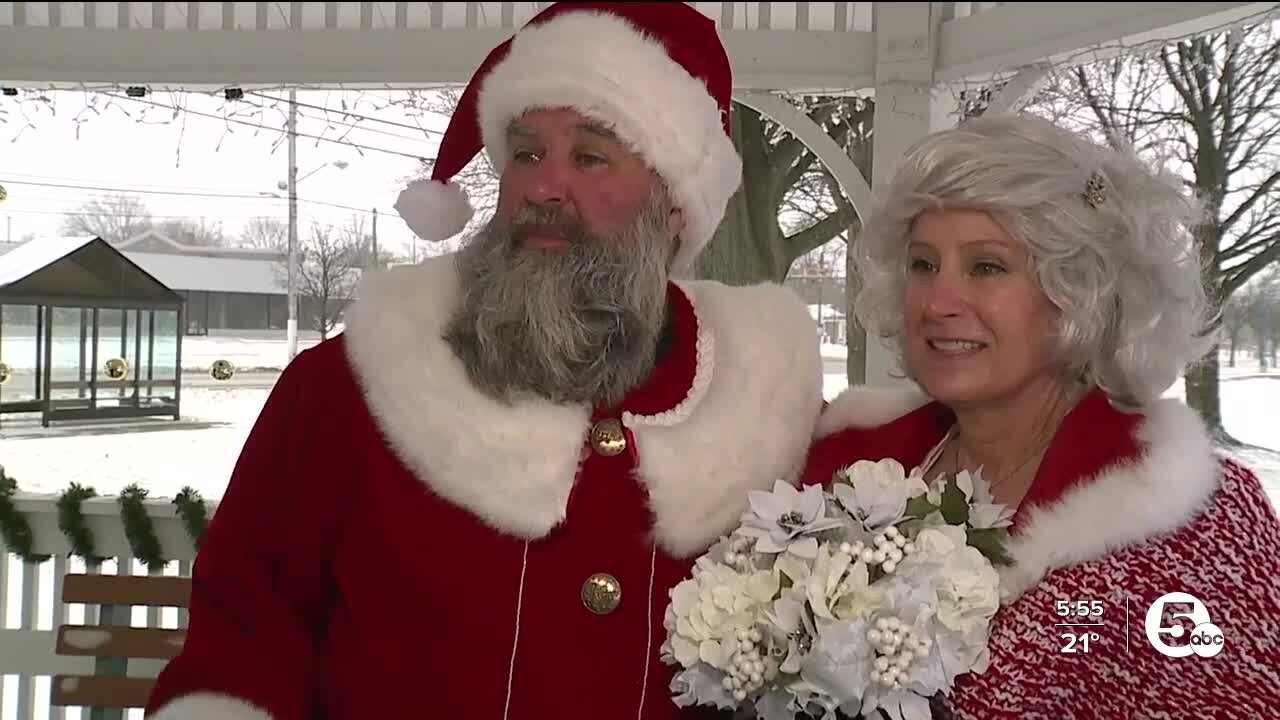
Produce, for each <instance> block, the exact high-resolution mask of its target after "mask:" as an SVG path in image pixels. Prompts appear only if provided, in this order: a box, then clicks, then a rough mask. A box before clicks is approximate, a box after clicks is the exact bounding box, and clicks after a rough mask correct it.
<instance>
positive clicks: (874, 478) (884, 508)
mask: <svg viewBox="0 0 1280 720" xmlns="http://www.w3.org/2000/svg"><path fill="white" fill-rule="evenodd" d="M837 477H838V478H840V479H842V480H843V482H836V483H835V484H834V485H833V486H832V489H831V492H832V493H833V494H834V495H835V496H836V498H837V499H838V500H839V501H840V504H841V505H843V506H844V507H845V509H846V510H848V511H849V513H850V514H851V515H852V516H853V517H854V518H856V519H858V520H860V521H861V522H862V524H863V525H864V526H865V527H867V528H871V529H881V528H884V527H886V526H888V525H890V524H892V523H895V522H897V521H898V520H899V519H901V517H902V514H903V513H904V512H906V509H907V499H908V498H910V497H914V496H915V495H920V494H922V493H924V492H925V489H926V488H925V486H924V482H923V480H921V479H920V477H919V476H917V475H912V476H911V477H908V476H907V473H906V470H905V469H904V468H903V467H902V464H901V463H899V462H898V461H897V460H893V459H885V460H880V461H878V462H872V461H870V460H859V461H858V462H856V463H854V464H853V465H850V466H849V467H847V468H845V469H843V470H841V471H840V472H839V473H838V474H837Z"/></svg>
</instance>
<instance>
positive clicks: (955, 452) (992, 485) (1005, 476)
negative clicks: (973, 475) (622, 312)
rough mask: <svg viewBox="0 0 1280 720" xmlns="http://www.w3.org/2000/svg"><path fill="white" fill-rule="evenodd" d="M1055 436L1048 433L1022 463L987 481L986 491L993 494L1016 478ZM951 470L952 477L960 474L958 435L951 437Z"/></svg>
mask: <svg viewBox="0 0 1280 720" xmlns="http://www.w3.org/2000/svg"><path fill="white" fill-rule="evenodd" d="M1056 434H1057V433H1056V431H1055V432H1051V433H1049V434H1048V437H1046V438H1043V439H1042V440H1041V441H1040V442H1038V443H1036V445H1035V446H1034V447H1032V449H1031V453H1030V454H1029V455H1027V456H1026V458H1025V459H1023V460H1022V462H1020V463H1018V464H1017V465H1016V466H1015V467H1014V468H1013V469H1012V470H1010V471H1008V472H1005V473H1002V474H1001V475H1000V476H999V477H998V478H995V479H993V480H989V481H987V489H988V491H989V492H995V490H996V488H997V487H1000V486H1001V485H1002V484H1003V483H1004V482H1006V481H1008V480H1010V479H1012V478H1013V477H1015V476H1017V474H1018V473H1019V472H1021V471H1022V469H1023V468H1025V467H1026V466H1027V464H1028V463H1030V462H1031V461H1032V460H1034V459H1035V458H1036V456H1037V455H1040V454H1041V453H1043V452H1044V451H1045V450H1047V449H1048V447H1049V443H1050V442H1052V441H1053V436H1054V435H1056ZM951 469H952V475H958V474H960V470H961V467H960V435H959V434H958V433H957V434H956V435H954V436H953V437H952V444H951Z"/></svg>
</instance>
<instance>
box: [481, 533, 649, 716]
mask: <svg viewBox="0 0 1280 720" xmlns="http://www.w3.org/2000/svg"><path fill="white" fill-rule="evenodd" d="M528 569H529V541H527V540H526V541H525V543H524V555H523V557H521V558H520V588H519V589H518V590H517V591H516V631H515V635H514V637H512V638H511V665H510V667H508V668H507V702H506V704H505V705H503V706H502V718H503V720H507V718H508V717H509V715H510V713H511V687H512V685H514V684H515V679H516V648H517V647H518V646H519V645H520V608H521V606H522V605H523V604H524V575H525V571H526V570H528ZM651 582H652V581H651Z"/></svg>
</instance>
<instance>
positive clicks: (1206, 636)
mask: <svg viewBox="0 0 1280 720" xmlns="http://www.w3.org/2000/svg"><path fill="white" fill-rule="evenodd" d="M1175 604H1176V605H1190V606H1191V610H1190V612H1175V613H1173V614H1172V617H1175V618H1180V617H1184V618H1187V619H1188V620H1190V621H1191V624H1192V626H1193V627H1194V629H1193V630H1192V631H1191V637H1190V638H1188V640H1187V644H1180V645H1170V644H1168V643H1167V642H1165V639H1164V637H1163V634H1165V633H1168V634H1169V635H1171V636H1172V637H1174V638H1175V639H1181V638H1182V636H1183V635H1185V634H1186V632H1187V631H1186V628H1184V627H1183V626H1182V625H1180V624H1178V623H1174V624H1172V625H1169V626H1164V625H1161V624H1160V623H1161V621H1162V619H1163V618H1164V609H1165V605H1175ZM1146 629H1147V639H1148V640H1150V641H1151V644H1152V646H1154V647H1155V649H1156V650H1158V651H1160V653H1161V654H1162V655H1167V656H1169V657H1187V656H1189V655H1191V654H1192V653H1194V654H1196V655H1199V656H1200V657H1213V656H1214V655H1217V654H1218V653H1220V652H1222V648H1223V645H1224V643H1225V642H1226V639H1225V638H1224V637H1223V635H1222V629H1221V628H1219V627H1218V626H1217V625H1214V624H1213V623H1212V622H1210V620H1209V609H1208V608H1206V607H1205V605H1204V603H1202V602H1200V600H1199V599H1198V598H1196V597H1195V596H1194V595H1189V594H1187V593H1184V592H1171V593H1167V594H1165V595H1161V596H1160V597H1159V598H1158V599H1157V600H1156V601H1155V603H1153V604H1152V605H1151V607H1150V608H1149V609H1148V610H1147V619H1146Z"/></svg>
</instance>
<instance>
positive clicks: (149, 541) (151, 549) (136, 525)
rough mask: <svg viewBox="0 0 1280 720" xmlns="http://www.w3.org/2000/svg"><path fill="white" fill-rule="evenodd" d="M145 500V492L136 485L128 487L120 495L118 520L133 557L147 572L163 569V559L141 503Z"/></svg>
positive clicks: (145, 509)
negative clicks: (139, 561) (122, 524)
mask: <svg viewBox="0 0 1280 720" xmlns="http://www.w3.org/2000/svg"><path fill="white" fill-rule="evenodd" d="M146 499H147V491H146V490H144V489H142V488H141V487H139V486H138V485H137V484H133V485H130V486H129V487H127V488H125V489H124V490H123V491H121V493H120V497H119V500H118V502H119V503H120V520H121V521H122V522H123V523H124V535H125V537H126V538H128V540H129V547H130V548H131V549H132V550H133V556H134V557H135V558H137V559H138V560H141V561H142V564H143V565H145V566H146V568H147V570H160V569H162V568H163V567H164V563H165V560H164V557H163V556H162V555H161V552H160V539H159V538H158V537H156V530H155V527H154V526H153V525H152V523H151V517H150V516H149V515H147V508H146V506H145V505H143V501H144V500H146Z"/></svg>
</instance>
